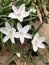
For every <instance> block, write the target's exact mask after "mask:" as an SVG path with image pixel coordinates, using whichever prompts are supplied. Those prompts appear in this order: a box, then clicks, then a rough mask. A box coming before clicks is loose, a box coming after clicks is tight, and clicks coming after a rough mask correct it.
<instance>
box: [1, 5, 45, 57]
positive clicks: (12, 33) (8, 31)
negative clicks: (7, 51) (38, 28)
mask: <svg viewBox="0 0 49 65" xmlns="http://www.w3.org/2000/svg"><path fill="white" fill-rule="evenodd" d="M12 10H13V12H12V13H10V14H9V15H8V17H10V18H13V19H18V20H19V21H20V22H22V21H23V19H24V18H25V17H27V16H29V15H30V11H25V4H22V5H21V6H20V7H19V8H17V7H16V6H14V5H13V6H12ZM31 11H32V10H31ZM34 11H36V10H34ZM20 22H19V23H17V30H18V31H17V30H16V29H15V28H14V27H11V26H10V24H9V23H8V22H5V27H2V28H0V32H2V33H3V34H5V35H6V36H5V37H4V38H3V42H6V41H8V40H9V39H10V40H11V42H12V43H15V40H14V39H15V38H19V39H20V42H21V44H23V43H24V41H25V38H27V39H32V35H31V34H29V33H28V31H29V30H30V25H26V26H24V27H22V25H21V24H20ZM44 41H45V37H40V36H39V33H36V34H35V36H34V38H33V39H32V41H31V43H32V46H33V50H34V52H36V51H37V50H38V48H43V49H44V48H45V45H44V44H43V43H42V42H44ZM19 57H20V55H19Z"/></svg>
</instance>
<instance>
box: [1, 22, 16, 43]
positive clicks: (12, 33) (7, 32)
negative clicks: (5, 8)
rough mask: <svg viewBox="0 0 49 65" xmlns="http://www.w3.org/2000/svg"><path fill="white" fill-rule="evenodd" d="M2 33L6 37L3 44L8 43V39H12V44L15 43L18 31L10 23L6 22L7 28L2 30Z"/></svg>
mask: <svg viewBox="0 0 49 65" xmlns="http://www.w3.org/2000/svg"><path fill="white" fill-rule="evenodd" d="M0 32H2V33H3V34H5V35H6V36H5V37H4V39H3V42H6V41H7V40H8V39H10V40H11V42H12V43H15V41H14V37H16V30H15V29H14V28H11V26H10V25H9V23H7V22H6V23H5V27H2V28H0Z"/></svg>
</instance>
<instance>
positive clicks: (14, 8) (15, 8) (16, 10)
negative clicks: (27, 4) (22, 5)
mask: <svg viewBox="0 0 49 65" xmlns="http://www.w3.org/2000/svg"><path fill="white" fill-rule="evenodd" d="M12 9H13V11H14V13H17V12H18V9H17V7H16V6H14V5H13V6H12Z"/></svg>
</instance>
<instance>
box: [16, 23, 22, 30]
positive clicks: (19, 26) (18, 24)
mask: <svg viewBox="0 0 49 65" xmlns="http://www.w3.org/2000/svg"><path fill="white" fill-rule="evenodd" d="M17 29H18V31H21V30H22V25H21V24H20V23H17Z"/></svg>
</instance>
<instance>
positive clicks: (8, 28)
mask: <svg viewBox="0 0 49 65" xmlns="http://www.w3.org/2000/svg"><path fill="white" fill-rule="evenodd" d="M5 26H6V29H7V30H8V31H9V30H11V26H10V25H9V23H8V22H6V23H5Z"/></svg>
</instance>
